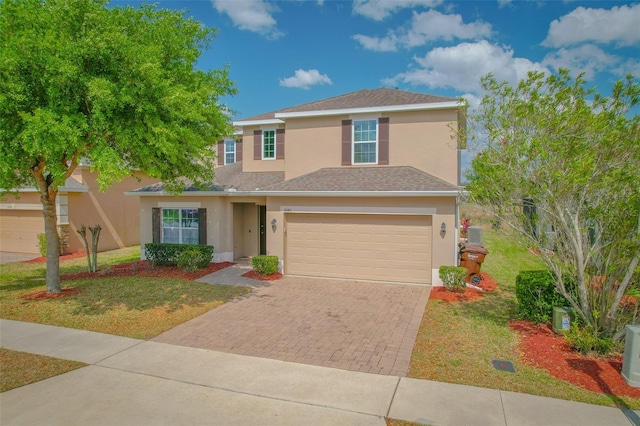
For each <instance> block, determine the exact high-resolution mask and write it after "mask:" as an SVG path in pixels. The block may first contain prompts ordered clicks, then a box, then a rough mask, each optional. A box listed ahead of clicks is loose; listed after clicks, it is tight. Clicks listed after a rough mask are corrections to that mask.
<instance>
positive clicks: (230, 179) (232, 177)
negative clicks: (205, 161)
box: [134, 162, 284, 192]
mask: <svg viewBox="0 0 640 426" xmlns="http://www.w3.org/2000/svg"><path fill="white" fill-rule="evenodd" d="M283 181H284V172H243V171H242V162H237V163H234V164H229V165H227V166H221V167H216V169H215V178H214V182H213V183H212V184H210V185H209V186H208V187H206V188H205V189H204V191H221V192H222V191H224V190H225V189H235V190H236V191H255V190H257V189H261V188H263V187H266V186H270V185H274V184H276V183H279V182H283ZM161 191H164V184H163V183H162V182H160V183H156V184H153V185H149V186H145V187H144V188H140V189H136V191H134V192H161ZM184 191H185V192H189V191H201V190H200V189H198V188H196V187H195V186H194V185H193V184H192V183H187V184H186V185H185V188H184Z"/></svg>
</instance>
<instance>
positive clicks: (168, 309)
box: [0, 247, 249, 339]
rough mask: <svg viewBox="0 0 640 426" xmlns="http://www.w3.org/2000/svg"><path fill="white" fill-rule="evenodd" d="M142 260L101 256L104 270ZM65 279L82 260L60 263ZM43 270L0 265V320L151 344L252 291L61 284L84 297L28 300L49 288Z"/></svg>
mask: <svg viewBox="0 0 640 426" xmlns="http://www.w3.org/2000/svg"><path fill="white" fill-rule="evenodd" d="M137 259H139V248H138V247H133V248H127V249H122V250H114V251H112V252H105V253H100V254H99V258H98V262H99V267H100V268H105V267H108V266H112V265H116V264H120V263H125V262H130V261H133V260H137ZM60 269H61V274H65V273H71V272H79V271H85V270H86V260H85V259H84V258H80V259H73V260H67V261H64V262H61V266H60ZM44 279H45V265H44V264H32V263H22V262H16V263H10V264H6V265H0V306H2V312H1V314H0V316H1V317H2V318H5V319H13V320H18V321H28V322H35V323H40V324H49V325H57V326H61V327H70V328H77V329H83V330H90V331H97V332H102V333H108V334H115V335H119V336H126V337H133V338H139V339H149V338H152V337H155V336H157V335H158V334H160V333H162V332H164V331H167V330H169V329H171V328H173V327H175V326H176V325H178V324H181V323H183V322H185V321H188V320H190V319H192V318H195V317H197V316H199V315H201V314H203V313H205V312H207V311H209V310H211V309H213V308H215V307H217V306H219V305H221V304H223V303H225V302H227V301H228V300H230V299H232V298H234V297H237V296H240V295H242V294H245V293H246V292H248V291H249V290H248V289H246V288H240V287H231V286H219V285H216V286H212V285H208V284H203V283H197V282H194V281H188V280H182V279H163V278H149V277H109V278H90V279H80V280H72V281H63V282H62V286H63V288H66V287H74V288H77V289H80V290H81V293H79V294H77V295H73V296H68V297H62V298H57V299H47V300H36V301H30V300H25V299H24V298H23V296H24V295H25V294H28V293H31V292H33V291H36V290H42V289H44V287H45V280H44Z"/></svg>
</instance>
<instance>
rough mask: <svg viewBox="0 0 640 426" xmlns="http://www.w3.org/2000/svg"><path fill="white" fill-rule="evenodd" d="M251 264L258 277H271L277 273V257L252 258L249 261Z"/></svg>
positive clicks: (262, 256)
mask: <svg viewBox="0 0 640 426" xmlns="http://www.w3.org/2000/svg"><path fill="white" fill-rule="evenodd" d="M251 264H252V265H253V269H254V270H255V271H256V272H257V273H258V274H260V275H271V274H275V273H276V272H278V256H266V255H261V256H254V257H253V258H252V259H251Z"/></svg>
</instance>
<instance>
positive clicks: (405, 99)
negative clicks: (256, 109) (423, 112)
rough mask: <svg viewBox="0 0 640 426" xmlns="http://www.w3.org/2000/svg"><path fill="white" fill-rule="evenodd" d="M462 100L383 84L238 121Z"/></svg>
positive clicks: (449, 102) (453, 102) (433, 104)
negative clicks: (386, 86) (371, 88)
mask: <svg viewBox="0 0 640 426" xmlns="http://www.w3.org/2000/svg"><path fill="white" fill-rule="evenodd" d="M457 102H458V100H457V99H454V98H446V97H442V96H435V95H428V94H424V93H415V92H408V91H405V90H399V89H390V88H385V87H383V88H379V89H373V90H369V89H365V90H358V91H356V92H351V93H347V94H345V95H340V96H335V97H332V98H327V99H322V100H319V101H314V102H309V103H306V104H302V105H297V106H293V107H289V108H284V109H281V110H277V111H272V112H269V113H265V114H260V115H255V116H253V117H248V118H245V119H242V120H239V121H238V122H237V123H238V124H240V125H241V124H242V123H243V122H253V121H262V120H275V119H277V118H278V116H279V115H282V116H287V115H295V114H296V113H309V114H308V115H314V114H313V113H316V114H318V115H322V114H321V113H322V112H327V111H349V110H359V109H364V110H366V109H369V108H383V109H384V108H385V107H387V108H390V109H394V107H399V106H407V107H410V106H416V107H417V106H426V105H432V106H437V105H438V104H451V105H455V104H457Z"/></svg>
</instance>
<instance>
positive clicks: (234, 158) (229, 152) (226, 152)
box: [224, 139, 237, 165]
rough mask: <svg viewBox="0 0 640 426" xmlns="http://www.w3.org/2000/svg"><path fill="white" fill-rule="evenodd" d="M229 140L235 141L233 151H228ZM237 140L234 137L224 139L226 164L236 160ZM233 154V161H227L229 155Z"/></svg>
mask: <svg viewBox="0 0 640 426" xmlns="http://www.w3.org/2000/svg"><path fill="white" fill-rule="evenodd" d="M227 142H231V143H233V151H227ZM236 152H237V151H236V141H235V140H233V139H225V140H224V164H225V165H226V164H233V163H235V162H236ZM229 154H233V161H227V155H229Z"/></svg>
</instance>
